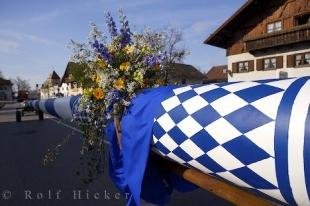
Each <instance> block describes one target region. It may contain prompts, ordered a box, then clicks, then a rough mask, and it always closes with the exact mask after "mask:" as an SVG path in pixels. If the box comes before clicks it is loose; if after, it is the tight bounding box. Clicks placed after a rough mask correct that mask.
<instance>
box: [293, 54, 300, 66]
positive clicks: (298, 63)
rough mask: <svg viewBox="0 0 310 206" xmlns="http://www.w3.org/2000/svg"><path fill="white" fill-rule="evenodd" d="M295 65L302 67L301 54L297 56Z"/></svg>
mask: <svg viewBox="0 0 310 206" xmlns="http://www.w3.org/2000/svg"><path fill="white" fill-rule="evenodd" d="M295 65H296V66H299V65H302V55H301V54H297V55H296V56H295Z"/></svg>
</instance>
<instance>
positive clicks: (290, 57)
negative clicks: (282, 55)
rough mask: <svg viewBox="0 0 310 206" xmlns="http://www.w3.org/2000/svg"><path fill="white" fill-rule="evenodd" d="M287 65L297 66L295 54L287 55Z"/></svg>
mask: <svg viewBox="0 0 310 206" xmlns="http://www.w3.org/2000/svg"><path fill="white" fill-rule="evenodd" d="M286 57H287V59H286V66H287V67H294V66H295V56H294V55H287V56H286Z"/></svg>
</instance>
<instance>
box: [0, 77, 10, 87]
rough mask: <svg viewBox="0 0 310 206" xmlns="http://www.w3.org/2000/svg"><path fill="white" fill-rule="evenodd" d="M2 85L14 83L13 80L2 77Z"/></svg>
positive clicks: (0, 79)
mask: <svg viewBox="0 0 310 206" xmlns="http://www.w3.org/2000/svg"><path fill="white" fill-rule="evenodd" d="M0 85H12V82H11V81H10V80H8V79H4V78H1V77H0Z"/></svg>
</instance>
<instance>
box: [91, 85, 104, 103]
mask: <svg viewBox="0 0 310 206" xmlns="http://www.w3.org/2000/svg"><path fill="white" fill-rule="evenodd" d="M93 95H94V97H95V98H96V99H97V100H100V99H103V98H104V92H103V90H102V89H101V88H96V89H94V91H93Z"/></svg>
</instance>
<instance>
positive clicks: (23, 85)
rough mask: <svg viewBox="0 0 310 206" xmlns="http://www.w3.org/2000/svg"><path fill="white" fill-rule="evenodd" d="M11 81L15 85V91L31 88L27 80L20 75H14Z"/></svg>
mask: <svg viewBox="0 0 310 206" xmlns="http://www.w3.org/2000/svg"><path fill="white" fill-rule="evenodd" d="M13 82H14V84H15V85H16V87H17V91H22V90H23V91H29V90H30V88H31V87H30V84H29V82H28V81H27V80H24V79H21V78H20V77H16V79H14V80H13Z"/></svg>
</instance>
